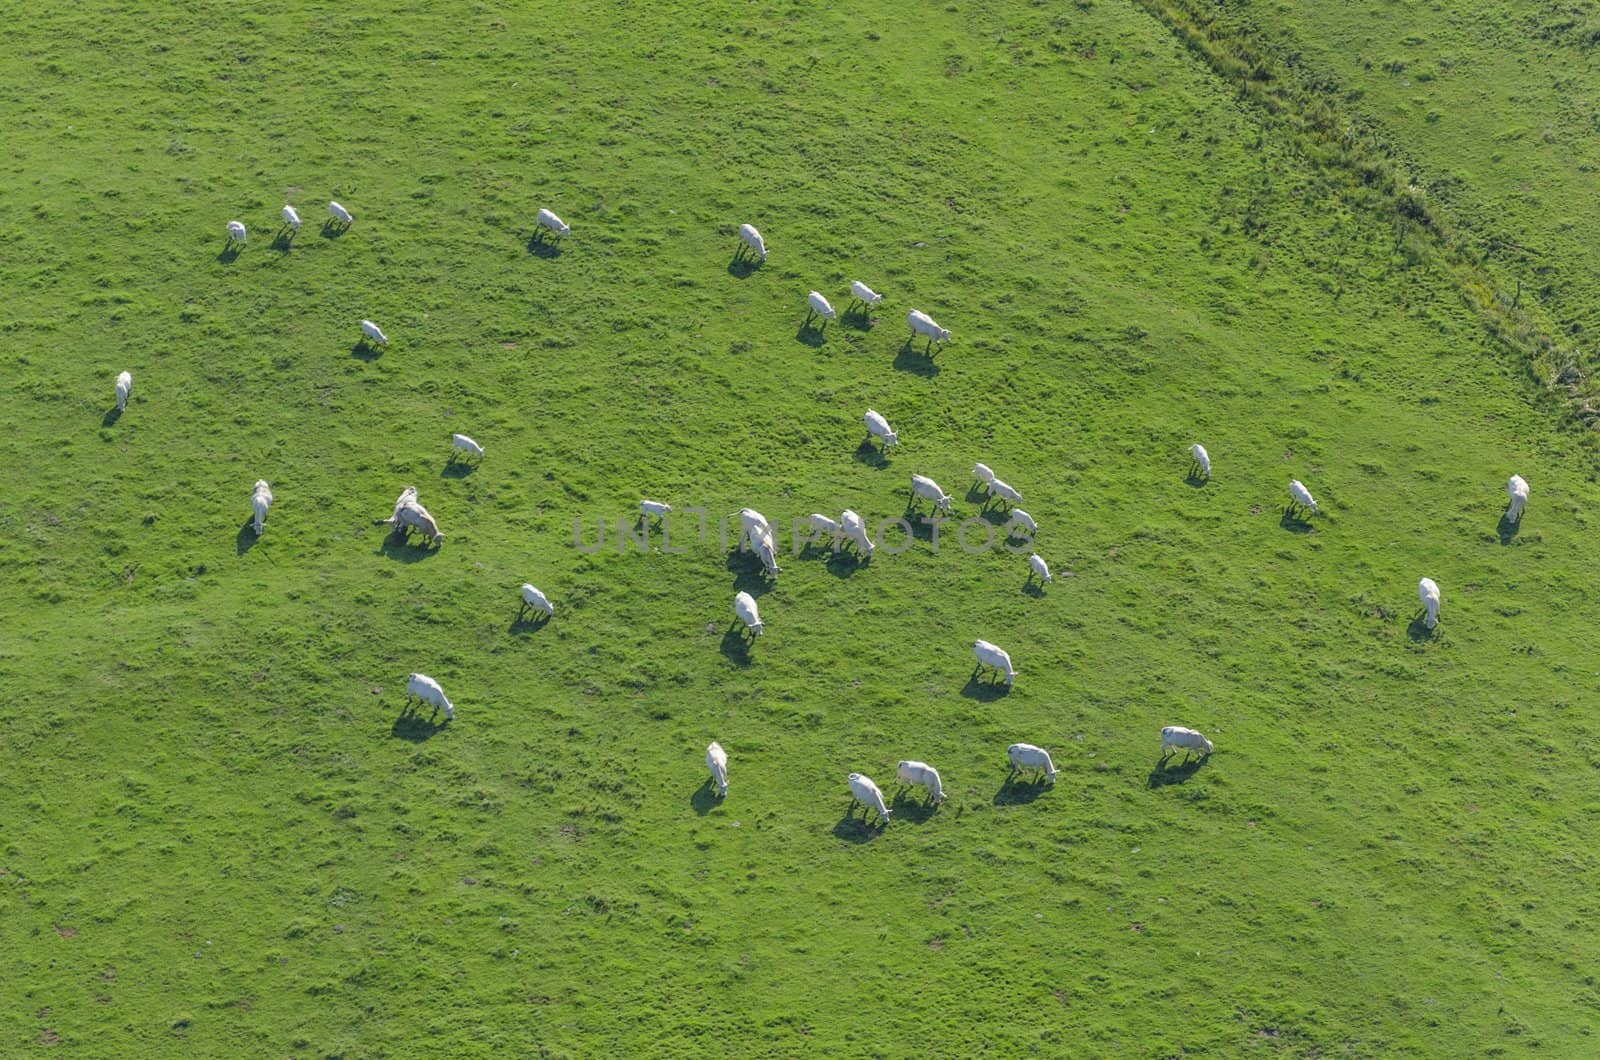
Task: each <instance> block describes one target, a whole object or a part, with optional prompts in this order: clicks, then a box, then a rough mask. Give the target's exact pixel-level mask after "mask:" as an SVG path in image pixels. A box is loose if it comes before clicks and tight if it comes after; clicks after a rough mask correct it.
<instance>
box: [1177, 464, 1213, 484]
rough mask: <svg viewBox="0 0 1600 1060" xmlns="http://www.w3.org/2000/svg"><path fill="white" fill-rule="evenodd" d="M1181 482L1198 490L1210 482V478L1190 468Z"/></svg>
mask: <svg viewBox="0 0 1600 1060" xmlns="http://www.w3.org/2000/svg"><path fill="white" fill-rule="evenodd" d="M1183 481H1184V482H1185V483H1187V484H1188V485H1190V486H1193V487H1194V488H1195V489H1199V488H1201V487H1202V486H1204V485H1205V484H1206V483H1207V482H1210V481H1211V480H1210V478H1208V477H1206V476H1204V475H1202V474H1200V473H1199V472H1198V471H1196V470H1195V469H1194V468H1190V469H1189V474H1188V475H1187V476H1186V477H1185V478H1184V480H1183Z"/></svg>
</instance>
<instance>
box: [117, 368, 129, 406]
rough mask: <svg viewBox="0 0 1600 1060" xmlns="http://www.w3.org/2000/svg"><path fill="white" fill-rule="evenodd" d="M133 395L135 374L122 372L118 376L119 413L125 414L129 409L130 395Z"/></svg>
mask: <svg viewBox="0 0 1600 1060" xmlns="http://www.w3.org/2000/svg"><path fill="white" fill-rule="evenodd" d="M131 393H133V373H132V372H122V373H120V374H118V376H117V411H118V412H125V411H126V410H127V408H128V395H129V394H131Z"/></svg>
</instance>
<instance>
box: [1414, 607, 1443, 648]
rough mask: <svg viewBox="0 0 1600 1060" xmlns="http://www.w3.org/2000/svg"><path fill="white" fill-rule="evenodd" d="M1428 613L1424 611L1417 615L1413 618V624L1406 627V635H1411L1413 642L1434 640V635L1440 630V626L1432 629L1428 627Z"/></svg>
mask: <svg viewBox="0 0 1600 1060" xmlns="http://www.w3.org/2000/svg"><path fill="white" fill-rule="evenodd" d="M1427 614H1428V613H1427V612H1426V611H1423V612H1422V613H1421V614H1419V615H1417V617H1416V618H1413V619H1412V620H1411V625H1409V626H1407V627H1406V636H1408V637H1410V638H1411V640H1412V643H1414V644H1420V643H1422V642H1423V641H1425V640H1432V639H1433V638H1434V635H1435V634H1437V633H1438V632H1439V627H1438V626H1435V627H1433V628H1432V629H1429V628H1428V620H1427Z"/></svg>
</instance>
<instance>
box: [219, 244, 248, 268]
mask: <svg viewBox="0 0 1600 1060" xmlns="http://www.w3.org/2000/svg"><path fill="white" fill-rule="evenodd" d="M241 249H243V248H241V247H240V246H239V245H238V244H236V243H229V244H228V245H227V246H225V247H223V248H222V253H221V254H218V255H217V261H218V262H219V263H221V264H223V265H232V264H233V263H234V261H235V260H237V259H238V257H239V251H240V250H241Z"/></svg>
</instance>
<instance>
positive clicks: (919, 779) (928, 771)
mask: <svg viewBox="0 0 1600 1060" xmlns="http://www.w3.org/2000/svg"><path fill="white" fill-rule="evenodd" d="M896 773H897V775H898V776H899V777H900V783H902V784H912V785H915V786H917V787H921V788H927V789H928V801H929V802H931V803H933V804H934V805H935V806H937V805H939V803H941V802H943V801H944V786H943V785H942V784H940V782H939V771H938V770H937V769H935V768H933V767H932V766H930V765H928V763H926V762H901V763H900V766H899V769H897V770H896Z"/></svg>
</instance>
